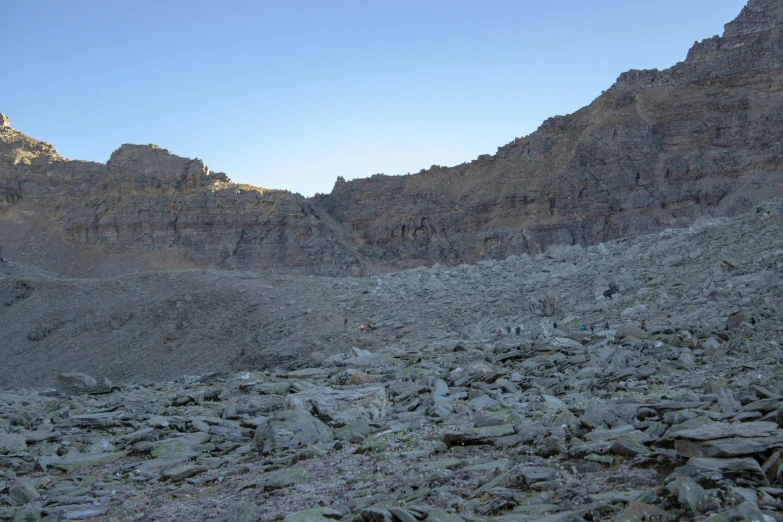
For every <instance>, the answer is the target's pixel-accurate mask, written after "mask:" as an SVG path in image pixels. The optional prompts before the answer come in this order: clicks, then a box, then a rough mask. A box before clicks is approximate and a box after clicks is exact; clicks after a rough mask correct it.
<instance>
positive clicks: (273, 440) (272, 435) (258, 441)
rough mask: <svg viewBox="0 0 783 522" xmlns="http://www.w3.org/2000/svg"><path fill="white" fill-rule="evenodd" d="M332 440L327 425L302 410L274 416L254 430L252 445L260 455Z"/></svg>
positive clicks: (279, 413)
mask: <svg viewBox="0 0 783 522" xmlns="http://www.w3.org/2000/svg"><path fill="white" fill-rule="evenodd" d="M333 440H334V435H333V433H332V430H331V429H330V428H329V427H328V426H327V425H325V424H324V423H323V422H321V421H320V420H318V419H316V418H315V417H313V416H312V415H310V414H309V413H307V412H306V411H302V410H286V411H281V412H278V413H276V414H274V415H273V416H272V417H270V418H269V419H267V420H266V421H264V423H263V424H262V425H260V426H259V427H258V428H257V429H256V431H255V435H254V436H253V443H254V444H255V446H256V448H258V449H259V450H260V451H261V452H262V453H272V452H274V451H280V450H285V449H291V448H299V447H302V446H307V445H309V444H316V443H318V442H332V441H333Z"/></svg>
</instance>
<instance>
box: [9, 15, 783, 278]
mask: <svg viewBox="0 0 783 522" xmlns="http://www.w3.org/2000/svg"><path fill="white" fill-rule="evenodd" d="M782 58H783V1H781V0H750V1H749V2H748V5H747V6H746V7H745V8H744V9H743V10H742V12H741V13H740V15H739V16H738V17H737V19H736V20H734V21H733V22H731V23H729V24H727V25H726V28H725V31H724V34H723V36H722V37H718V36H716V37H714V38H710V39H707V40H703V41H701V42H697V43H696V44H695V45H694V47H693V48H692V49H691V50H690V52H689V53H688V56H687V58H686V59H685V60H684V61H683V62H681V63H678V64H677V65H675V66H674V67H672V68H670V69H668V70H665V71H657V70H652V71H630V72H627V73H624V74H622V75H621V76H620V78H619V79H618V80H617V82H616V83H615V84H614V85H613V86H611V88H609V89H608V90H607V91H606V92H604V93H603V94H602V95H601V96H599V97H598V98H597V99H596V100H595V101H594V102H593V103H591V104H590V105H589V106H587V107H585V108H583V109H581V110H579V111H577V112H576V113H574V114H571V115H568V116H562V117H560V116H558V117H554V118H551V119H549V120H547V121H546V122H544V123H543V124H542V125H541V127H540V128H539V129H538V130H537V131H536V132H534V133H532V134H531V135H529V136H526V137H523V138H517V139H515V140H514V141H512V142H511V143H509V144H507V145H505V146H503V147H500V148H499V149H498V151H497V153H496V154H494V155H484V156H481V157H479V158H478V159H477V160H476V161H473V162H470V163H467V164H463V165H459V166H456V167H453V168H443V167H432V168H430V169H429V170H426V171H422V172H420V173H419V174H415V175H408V176H383V175H378V176H373V177H371V178H368V179H358V180H353V181H349V182H345V181H342V180H338V182H337V183H336V185H335V187H334V189H333V191H332V192H331V193H330V194H328V195H323V196H317V197H314V198H311V199H304V198H302V197H300V196H298V195H293V194H290V193H287V192H283V191H268V190H263V189H258V188H253V187H247V186H241V185H236V184H233V183H230V182H229V181H228V179H227V178H226V177H225V176H224V175H222V174H215V173H212V172H210V171H209V170H208V169H207V168H206V167H205V166H204V165H203V163H201V162H200V161H199V160H188V159H185V158H179V157H177V156H174V155H172V154H170V153H169V152H168V151H165V150H163V149H159V148H157V147H154V146H132V145H124V146H122V147H121V148H120V149H118V150H117V151H116V152H115V153H114V154H113V155H112V157H111V158H110V159H109V161H108V162H107V163H106V164H105V165H103V164H97V163H87V162H76V161H68V160H65V159H64V158H61V157H60V156H58V155H57V153H56V152H55V150H54V149H53V148H52V147H51V146H50V145H48V144H45V143H40V142H38V141H35V140H33V139H31V138H28V137H26V136H24V135H22V134H20V133H18V132H16V131H14V130H13V129H11V128H10V127H9V126H8V122H7V119H3V125H2V128H0V244H2V245H3V246H4V247H5V251H6V255H7V256H8V257H10V258H13V259H18V260H20V261H26V262H31V263H33V262H34V263H37V264H39V265H40V266H42V267H44V268H48V269H54V270H57V271H60V272H62V273H65V274H72V275H90V274H115V273H124V272H128V271H132V270H137V269H155V268H165V267H172V268H183V267H203V266H212V267H234V268H276V269H281V270H288V271H293V272H299V273H315V274H335V275H340V274H359V273H373V272H378V273H381V272H386V271H389V270H394V269H399V268H404V267H411V266H418V265H422V264H423V265H431V264H434V263H443V264H448V265H455V264H459V263H462V262H474V261H476V260H479V259H487V258H495V259H502V258H505V257H507V256H509V255H512V254H520V253H536V252H540V251H543V250H544V249H546V248H547V247H548V246H550V245H553V244H565V245H573V244H579V245H590V244H596V243H598V242H601V241H607V240H611V239H614V238H618V237H623V236H629V235H633V234H639V233H645V232H652V231H656V230H660V229H662V228H665V227H671V226H680V225H684V224H686V223H688V222H690V221H691V220H693V219H695V218H697V217H699V216H701V215H706V214H709V215H713V216H723V215H733V214H734V213H736V212H737V211H740V210H743V209H747V208H749V207H750V206H752V204H753V203H755V202H758V201H760V200H762V199H765V198H769V197H773V196H780V195H783V143H782V142H781V140H780V136H781V135H783V91H782V89H783V87H781V86H782V85H783V83H781V64H782V63H783V60H782ZM128 254H131V255H128Z"/></svg>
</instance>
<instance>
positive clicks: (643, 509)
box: [614, 500, 677, 522]
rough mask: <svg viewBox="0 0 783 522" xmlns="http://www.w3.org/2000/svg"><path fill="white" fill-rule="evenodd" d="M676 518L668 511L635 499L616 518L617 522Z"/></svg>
mask: <svg viewBox="0 0 783 522" xmlns="http://www.w3.org/2000/svg"><path fill="white" fill-rule="evenodd" d="M653 517H656V518H653ZM676 518H677V517H675V516H674V515H672V514H671V513H669V512H668V511H664V510H662V509H661V508H658V507H655V506H651V505H650V504H645V503H644V502H639V501H638V500H634V501H633V502H631V503H629V504H628V506H627V507H626V508H625V510H624V511H623V512H622V513H620V514H619V515H618V516H617V518H615V519H614V520H615V522H641V521H642V520H676Z"/></svg>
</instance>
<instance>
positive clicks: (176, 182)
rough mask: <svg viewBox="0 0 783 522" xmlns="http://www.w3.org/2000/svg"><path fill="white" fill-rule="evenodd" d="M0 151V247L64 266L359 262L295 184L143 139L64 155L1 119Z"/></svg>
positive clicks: (313, 268) (327, 267)
mask: <svg viewBox="0 0 783 522" xmlns="http://www.w3.org/2000/svg"><path fill="white" fill-rule="evenodd" d="M0 161H2V164H1V165H2V166H0V244H3V245H5V246H6V250H5V252H6V255H7V256H8V257H12V258H15V259H20V260H23V261H27V262H34V263H37V264H40V265H43V266H45V267H47V268H51V269H54V270H57V271H59V272H62V273H68V274H75V275H93V274H111V273H116V272H127V271H130V270H136V269H146V268H157V267H195V266H218V267H230V268H266V267H286V268H288V269H290V270H292V271H299V270H300V269H301V270H304V271H306V272H308V273H312V272H315V273H322V274H346V273H347V274H356V273H359V272H360V271H361V267H362V261H361V260H360V259H359V258H358V257H357V256H356V254H355V253H354V252H353V251H352V248H351V246H350V245H346V244H343V242H342V241H343V238H342V237H341V235H340V234H341V233H340V230H339V228H338V227H336V226H335V225H333V224H331V220H330V218H329V217H328V216H324V218H323V219H321V217H320V216H319V211H318V210H317V209H315V208H314V207H313V206H312V205H311V203H309V202H308V201H307V200H305V199H304V198H302V197H301V196H299V195H294V194H291V193H289V192H285V191H269V190H264V189H259V188H256V187H249V186H242V185H237V184H235V183H231V182H230V181H229V180H228V178H227V177H226V176H225V174H222V173H213V172H210V171H209V169H208V168H207V167H206V166H205V165H204V164H203V163H202V162H201V161H200V160H197V159H196V160H191V159H186V158H181V157H178V156H175V155H173V154H171V153H170V152H169V151H167V150H165V149H161V148H159V147H156V146H154V145H145V146H139V145H123V146H122V147H120V148H119V149H118V150H116V151H115V152H114V153H113V154H112V156H111V158H110V159H109V161H108V163H106V164H105V165H104V164H99V163H87V162H76V161H69V160H66V159H64V158H62V157H61V156H59V155H58V154H57V152H56V151H55V150H54V148H52V147H51V146H50V145H48V144H45V143H41V142H38V141H36V140H33V139H31V138H28V137H27V136H24V135H23V134H21V133H19V132H17V131H15V130H13V129H11V128H10V127H8V126H6V127H4V128H0ZM128 254H133V255H130V256H129V255H128Z"/></svg>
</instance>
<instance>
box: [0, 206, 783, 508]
mask: <svg viewBox="0 0 783 522" xmlns="http://www.w3.org/2000/svg"><path fill="white" fill-rule="evenodd" d="M5 270H6V273H7V274H11V272H12V271H13V270H17V271H18V270H19V269H18V268H13V267H10V265H8V264H6V267H5ZM781 271H783V201H779V200H776V201H772V202H770V203H766V204H762V205H760V206H758V207H756V208H755V209H754V210H753V211H752V212H750V213H747V214H743V215H739V216H737V217H735V218H734V219H730V218H701V219H700V220H698V221H697V222H695V223H694V224H693V225H692V226H691V227H690V228H689V229H679V230H667V231H664V232H662V233H660V234H656V235H650V236H640V237H637V238H633V239H627V240H622V241H620V242H615V243H609V244H601V245H598V246H594V247H589V248H587V249H583V248H580V247H569V248H557V249H553V250H550V251H549V252H548V253H546V254H541V255H538V256H535V257H533V258H531V257H528V256H521V257H511V258H509V259H508V260H506V261H503V262H494V261H488V262H482V263H480V264H479V265H476V266H467V265H464V266H460V267H455V268H444V267H438V266H436V267H434V268H432V269H417V270H411V271H406V272H400V273H396V274H389V275H387V276H384V277H383V278H379V279H375V278H373V279H353V280H345V281H342V282H341V283H340V284H339V285H338V284H337V283H336V281H337V280H332V279H328V278H302V279H303V280H307V281H312V284H313V288H316V289H318V290H320V289H326V288H328V287H335V285H337V288H336V289H335V290H334V292H335V293H334V296H333V295H332V294H329V293H328V292H326V291H325V290H324V292H323V293H322V294H321V295H319V296H315V295H314V296H313V299H312V300H311V303H308V304H309V305H310V306H313V307H315V309H314V310H310V312H309V313H307V314H302V317H303V318H304V319H302V321H303V322H301V323H296V324H297V325H298V326H297V327H298V328H302V329H303V330H306V328H307V324H308V321H309V324H310V325H311V330H310V331H307V332H305V333H301V332H300V334H301V335H305V334H306V335H307V336H314V337H317V333H316V331H315V330H314V329H319V328H321V327H322V323H321V322H315V321H313V320H312V317H313V315H318V314H320V313H323V311H324V309H323V308H319V307H322V306H333V307H335V308H338V309H339V310H340V311H341V312H342V311H343V310H344V311H345V313H347V314H350V315H351V317H350V322H351V324H350V325H349V326H343V325H342V318H339V319H338V320H337V322H338V323H339V325H337V326H335V325H332V326H329V327H328V328H327V327H324V329H325V331H327V332H329V334H328V335H329V337H328V339H330V341H329V342H327V341H325V340H324V338H321V341H320V343H317V344H315V343H311V342H305V339H308V338H309V337H296V336H295V335H294V334H293V333H291V334H290V337H289V338H290V339H291V342H290V343H289V348H288V353H286V349H285V346H284V344H285V342H284V338H281V340H280V342H279V345H275V346H273V347H271V348H270V347H267V348H264V349H263V350H261V351H260V352H257V351H253V350H249V351H248V353H247V354H244V355H243V357H240V358H239V359H236V360H235V361H234V363H235V364H244V365H246V367H245V368H244V369H243V370H242V371H240V372H229V371H224V372H219V373H214V372H212V373H204V374H201V375H198V376H195V375H194V376H182V377H179V378H177V379H175V380H173V381H170V382H154V381H151V380H149V379H147V378H144V377H143V376H139V377H136V378H132V379H126V380H120V381H119V382H118V385H116V384H112V382H110V381H109V380H108V379H106V378H105V377H103V376H101V375H97V374H96V375H95V377H90V376H89V375H86V374H83V373H78V372H65V373H61V374H60V375H59V376H58V377H57V386H54V387H48V388H29V387H28V388H18V389H6V390H4V391H2V392H0V519H8V520H25V521H26V520H32V521H35V520H74V519H91V520H138V521H142V520H223V521H232V522H234V521H255V520H261V521H271V520H287V521H289V522H294V521H320V522H332V521H335V520H345V521H356V522H359V521H368V522H369V521H373V522H375V521H394V522H416V521H427V522H438V521H459V520H464V521H474V520H493V521H512V520H513V521H528V520H530V521H533V520H547V521H581V520H622V521H625V520H642V519H645V517H647V519H649V518H652V517H657V519H658V520H675V519H680V520H715V521H729V520H754V521H755V520H758V521H767V520H783V481H782V480H781V474H783V459H782V458H781V454H782V452H783V450H781V448H783V429H781V426H783V366H781V356H783V352H782V351H781V347H780V341H781V333H782V331H783V326H781V312H780V310H781V305H783V302H782V301H781V298H782V296H783V284H782V283H781V280H780V277H781ZM191 275H192V274H191ZM227 277H228V276H227ZM232 277H233V276H232ZM45 278H46V275H45V274H42V275H39V276H38V278H30V277H28V278H27V279H19V278H13V277H11V276H10V275H6V276H5V279H4V280H3V281H0V283H2V284H3V285H4V288H6V289H8V288H11V289H16V290H15V291H16V294H13V295H15V296H21V297H19V298H18V299H17V300H14V299H15V298H14V297H13V296H11V297H9V298H8V300H6V301H4V302H3V303H0V305H2V306H3V309H4V310H5V312H3V313H5V314H6V315H5V317H6V318H7V317H9V314H10V313H12V311H13V310H15V309H17V308H18V307H20V306H28V305H29V303H31V302H34V301H33V297H29V298H27V297H25V296H26V294H25V290H24V288H23V287H21V286H19V284H21V283H22V282H24V281H28V282H29V283H31V284H32V285H33V286H36V285H37V286H38V287H39V288H40V287H45V286H46V283H45V282H44V279H45ZM55 279H56V278H55ZM122 283H123V281H122V280H110V281H109V282H108V283H107V284H110V285H111V286H112V287H113V288H117V289H119V288H121V287H122V286H123V284H122ZM126 283H127V282H126ZM68 284H74V285H75V284H76V283H68ZM96 284H97V283H96ZM251 284H253V283H252V281H249V282H248V285H251ZM79 288H82V287H79ZM35 291H36V292H39V290H35ZM118 291H119V290H118ZM85 293H86V292H85ZM330 299H334V301H333V302H331V301H329V300H330ZM83 300H84V299H83ZM324 300H326V302H324ZM9 303H10V304H9ZM24 303H28V305H25V304H24ZM330 303H331V304H330ZM74 306H77V304H76V303H75V304H74ZM280 308H285V307H280ZM370 310H371V311H372V312H369V311H370ZM96 313H98V312H97V311H96ZM361 314H364V316H365V317H367V321H365V322H366V323H372V324H373V326H375V328H376V329H375V331H373V332H371V333H362V332H359V331H358V328H355V327H356V325H354V324H353V322H354V318H355V317H356V316H359V315H361ZM293 316H296V314H293V315H292V317H293ZM14 317H17V316H14ZM297 317H298V316H297ZM18 320H19V321H22V318H21V317H19V318H18ZM191 320H192V321H193V319H192V317H191ZM205 321H206V319H205ZM642 321H644V322H645V329H642ZM555 323H557V326H556V327H555ZM607 323H608V325H607ZM590 324H592V325H593V328H592V329H591V328H589V326H588V327H586V328H585V329H584V330H583V329H582V328H581V326H582V325H590ZM607 326H608V327H607ZM517 327H519V331H518V332H517ZM150 328H151V329H152V328H154V325H153V324H151V323H150ZM192 328H194V329H196V328H204V326H203V325H200V324H193V325H192ZM2 329H3V327H0V330H2ZM6 331H7V330H6ZM60 331H62V329H61V330H60ZM76 331H77V329H74V330H73V331H71V332H70V334H69V335H76V333H74V332H76ZM52 335H55V334H52ZM58 335H59V334H58ZM34 337H35V336H34ZM8 339H11V338H10V337H8ZM25 342H41V341H32V340H30V339H27V341H25ZM102 348H103V347H101V346H98V347H96V348H95V349H94V351H99V350H101V349H102ZM105 348H106V349H107V350H108V349H110V348H111V346H109V345H108V344H107V345H106V347H105ZM235 348H236V346H234V345H227V346H226V347H225V349H227V350H228V349H235ZM316 348H317V349H316ZM85 349H87V348H85ZM5 350H6V351H8V352H9V354H5V353H4V357H6V355H8V357H10V352H11V350H8V348H5ZM216 350H217V349H216ZM255 350H257V349H255ZM270 350H271V351H272V352H274V353H273V354H270ZM272 355H275V357H273V356H272ZM14 357H17V358H18V357H21V355H19V354H15V355H14ZM35 357H36V352H34V351H30V352H29V355H28V358H29V360H28V365H29V366H30V367H35V364H36V361H35ZM136 357H137V358H144V357H146V356H145V355H144V354H136ZM80 358H81V361H82V362H83V364H84V365H85V367H89V368H90V369H91V370H94V369H95V368H96V367H95V366H92V367H90V366H89V364H90V359H91V357H90V356H88V354H83V355H82V356H80ZM71 359H73V357H71ZM273 362H274V364H273ZM38 363H39V364H40V366H38V368H47V366H46V363H45V361H38ZM129 364H131V363H129ZM138 364H141V362H139V363H138ZM182 364H183V366H184V367H186V366H187V361H186V360H183V361H182ZM141 367H142V366H139V368H141ZM47 378H49V375H48V373H46V371H44V370H40V380H41V382H45V381H46V379H47ZM6 382H7V381H6Z"/></svg>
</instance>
